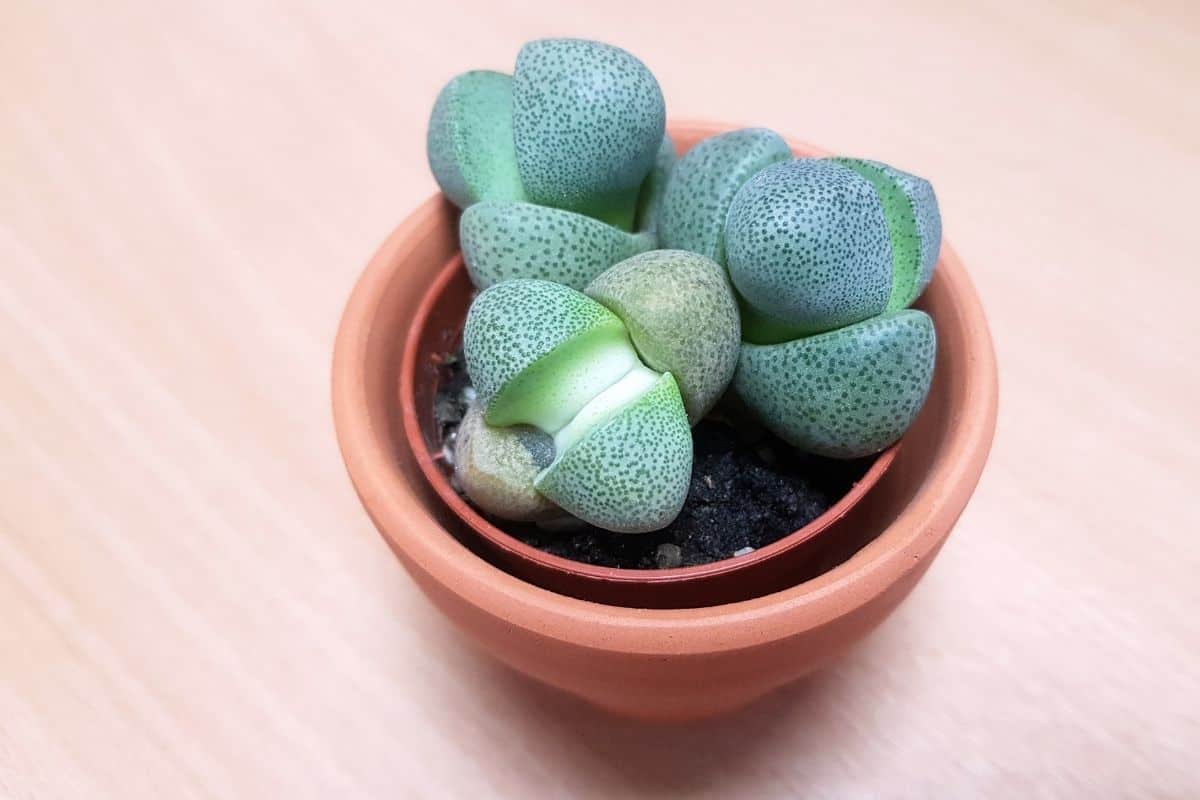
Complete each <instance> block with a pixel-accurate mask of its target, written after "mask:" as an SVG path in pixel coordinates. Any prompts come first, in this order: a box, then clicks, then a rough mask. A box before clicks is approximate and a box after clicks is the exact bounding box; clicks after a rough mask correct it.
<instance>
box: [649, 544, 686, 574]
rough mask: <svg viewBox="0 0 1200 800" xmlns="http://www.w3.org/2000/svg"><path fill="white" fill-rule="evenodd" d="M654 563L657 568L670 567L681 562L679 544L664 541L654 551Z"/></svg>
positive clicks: (681, 556) (681, 554) (681, 553)
mask: <svg viewBox="0 0 1200 800" xmlns="http://www.w3.org/2000/svg"><path fill="white" fill-rule="evenodd" d="M654 563H655V564H656V565H657V566H658V568H659V569H672V568H674V567H678V566H679V565H680V564H682V563H683V551H682V550H680V549H679V545H677V544H671V543H669V542H665V543H663V544H660V545H659V546H658V549H657V550H655V551H654Z"/></svg>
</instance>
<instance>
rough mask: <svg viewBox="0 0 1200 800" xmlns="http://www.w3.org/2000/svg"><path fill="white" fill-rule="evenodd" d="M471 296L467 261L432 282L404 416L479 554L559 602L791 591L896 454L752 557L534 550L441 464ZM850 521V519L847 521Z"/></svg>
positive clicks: (664, 601) (702, 601)
mask: <svg viewBox="0 0 1200 800" xmlns="http://www.w3.org/2000/svg"><path fill="white" fill-rule="evenodd" d="M473 291H474V287H473V286H472V285H471V281H470V278H469V277H468V276H467V271H466V267H465V266H464V265H463V260H462V256H461V255H456V256H455V257H454V258H452V259H451V260H450V261H449V262H448V263H447V264H446V265H445V267H443V268H442V270H441V272H440V273H438V275H437V277H436V278H435V279H434V281H433V284H432V285H431V286H430V287H429V291H428V294H426V295H425V298H424V299H423V300H422V301H421V305H420V306H419V307H418V308H417V313H416V316H415V317H414V318H413V322H412V325H411V326H409V329H408V334H407V336H406V339H405V346H404V360H403V361H402V362H401V365H400V408H401V413H402V414H403V419H404V431H405V435H406V436H407V438H408V446H409V448H410V449H411V450H412V453H413V455H415V456H416V459H417V464H418V465H419V466H420V467H421V471H422V472H423V473H424V474H425V477H426V479H427V480H428V481H429V483H430V485H431V486H433V489H434V491H435V492H437V493H438V496H439V497H441V499H442V502H444V503H445V504H446V505H447V506H449V508H450V511H451V512H452V513H453V514H454V515H455V516H456V517H458V518H459V519H460V520H462V522H463V523H464V524H465V526H466V528H467V529H469V530H462V526H461V525H460V526H457V528H458V529H457V530H456V532H458V533H460V536H459V538H462V539H464V540H466V541H469V540H470V536H471V532H473V533H474V534H475V537H478V538H477V540H476V541H474V542H471V543H472V544H477V546H478V547H479V549H480V552H481V554H482V555H484V556H485V557H487V558H488V560H490V561H492V562H493V563H495V564H498V565H500V566H501V567H503V568H504V569H505V570H507V571H508V572H511V573H512V574H513V575H516V576H517V577H518V578H523V579H525V580H527V581H529V582H530V583H534V584H537V585H538V586H541V587H543V588H546V589H550V590H552V591H555V592H559V593H561V594H569V595H571V596H572V597H579V598H582V599H584V600H595V601H596V602H599V603H608V604H611V605H617V606H631V607H633V608H695V607H697V606H712V605H720V604H721V603H731V602H735V601H737V600H748V599H750V598H751V597H759V596H761V595H764V594H770V593H771V592H775V591H778V590H780V589H784V588H786V587H788V586H794V585H795V584H797V583H799V582H800V581H801V580H803V579H804V578H805V577H809V576H810V575H811V574H813V569H814V567H815V566H817V565H819V564H821V563H823V561H824V559H823V557H822V556H823V554H824V553H826V552H827V551H828V545H826V546H825V547H822V545H823V544H825V543H824V542H823V541H822V540H821V538H820V537H821V536H834V535H837V531H838V530H839V529H840V528H841V527H842V526H841V525H839V524H838V523H840V522H841V521H843V519H845V518H846V517H847V514H848V513H849V512H850V511H851V509H852V508H853V507H854V506H855V505H856V504H857V503H858V502H859V501H860V500H862V498H863V497H864V496H865V495H866V493H867V491H868V490H869V489H870V488H871V487H872V486H874V485H875V484H876V483H878V482H879V479H880V478H881V477H882V476H883V473H884V472H885V471H887V468H888V467H890V466H891V464H892V461H893V460H894V459H895V457H896V450H897V448H898V445H895V446H893V447H891V448H889V449H888V450H886V451H885V452H883V453H881V454H880V455H879V456H877V457H876V458H875V460H874V462H873V463H872V464H871V466H870V467H869V468H868V469H867V471H866V473H865V474H864V475H863V476H862V478H860V479H859V481H858V482H857V483H856V484H855V485H854V486H853V487H852V488H851V489H850V491H849V492H847V493H846V495H845V496H844V497H842V498H841V499H839V500H838V502H836V503H835V504H834V505H833V506H832V507H830V508H829V509H828V510H827V511H826V512H825V513H824V514H822V515H821V516H820V517H818V518H817V519H815V520H813V521H812V522H810V523H809V524H808V525H805V526H804V527H803V528H801V529H800V530H798V531H794V532H792V533H791V534H788V535H787V536H785V537H783V538H782V539H780V540H779V541H777V542H774V543H772V544H770V545H768V546H766V547H761V548H759V549H757V550H755V551H754V552H753V553H749V554H747V555H744V556H737V557H735V558H727V559H724V560H722V561H716V562H714V563H711V564H704V565H701V566H695V567H680V568H678V569H653V570H647V569H616V568H613V567H598V566H592V565H590V564H583V563H580V562H578V561H572V560H570V559H567V558H561V557H559V556H554V555H550V554H549V553H545V552H543V551H541V550H538V549H537V548H536V547H531V546H529V545H527V544H525V543H524V542H522V541H520V540H519V539H516V538H515V537H513V536H510V535H509V534H507V533H505V532H504V531H503V530H501V529H500V528H499V527H497V526H496V525H494V524H493V523H491V522H489V521H488V520H487V519H486V518H484V517H483V515H481V514H480V513H479V512H478V511H476V510H475V508H473V507H472V506H471V505H469V504H468V503H466V502H465V501H464V500H463V499H462V498H461V497H460V496H459V494H458V493H457V492H456V491H454V488H453V487H452V486H451V485H450V481H449V478H448V477H447V470H445V469H443V467H442V465H441V464H440V461H441V456H440V450H441V442H440V437H439V432H438V425H437V423H436V422H435V420H434V415H433V405H434V398H435V396H436V394H437V390H438V387H439V385H440V381H441V369H440V366H441V363H442V356H444V355H445V354H446V353H447V352H451V351H453V350H455V349H457V347H458V345H459V344H460V343H461V341H462V328H463V323H464V321H465V320H466V316H467V308H468V307H469V306H470V304H471V297H472V293H473ZM850 520H851V521H852V520H853V517H850Z"/></svg>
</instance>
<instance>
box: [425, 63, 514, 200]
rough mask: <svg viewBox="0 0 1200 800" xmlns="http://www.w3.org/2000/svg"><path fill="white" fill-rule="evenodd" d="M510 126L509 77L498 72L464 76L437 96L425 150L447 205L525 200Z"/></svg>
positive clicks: (475, 72)
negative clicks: (481, 201) (448, 201)
mask: <svg viewBox="0 0 1200 800" xmlns="http://www.w3.org/2000/svg"><path fill="white" fill-rule="evenodd" d="M512 122H513V118H512V78H511V77H509V76H508V75H505V74H503V73H500V72H489V71H487V70H474V71H472V72H464V73H463V74H461V75H457V76H455V77H454V78H453V79H452V80H451V81H450V82H449V83H448V84H446V86H445V87H444V88H443V89H442V91H441V93H440V94H438V97H437V100H436V101H435V102H434V104H433V113H432V114H431V115H430V118H429V128H428V132H427V134H426V140H425V147H426V154H427V155H428V157H429V167H430V169H431V170H432V171H433V177H434V178H435V179H436V180H437V182H438V186H440V187H441V188H442V191H443V192H444V193H445V195H446V197H448V198H449V199H450V202H452V203H454V204H455V205H456V206H458V207H459V208H466V207H468V206H470V205H471V204H472V203H476V202H478V201H480V200H524V199H525V190H524V188H523V187H522V186H521V176H520V172H519V170H518V169H517V154H516V150H515V147H514V144H513V124H512Z"/></svg>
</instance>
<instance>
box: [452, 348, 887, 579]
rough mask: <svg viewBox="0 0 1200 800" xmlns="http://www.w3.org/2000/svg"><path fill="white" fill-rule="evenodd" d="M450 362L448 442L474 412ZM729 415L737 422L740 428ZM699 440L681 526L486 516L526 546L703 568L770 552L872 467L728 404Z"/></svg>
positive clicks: (697, 434) (627, 564)
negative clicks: (811, 447)
mask: <svg viewBox="0 0 1200 800" xmlns="http://www.w3.org/2000/svg"><path fill="white" fill-rule="evenodd" d="M443 364H444V368H443V370H442V383H441V386H440V388H439V390H438V393H437V397H436V399H435V401H434V416H435V419H436V420H437V422H438V424H439V428H440V431H441V435H442V439H443V443H446V442H447V440H449V441H450V442H452V440H453V437H454V435H455V432H456V430H457V427H458V423H459V421H461V420H462V417H463V414H464V413H465V412H466V404H467V401H466V399H465V397H464V395H465V394H466V393H467V390H468V387H469V386H470V381H469V379H468V377H467V373H466V369H465V367H464V365H463V362H462V358H461V356H460V355H457V354H456V355H450V356H447V357H446V358H445V359H444V361H443ZM729 405H730V406H732V405H733V404H729ZM723 415H727V416H731V417H732V416H736V417H737V419H738V422H737V425H736V426H734V425H731V424H730V423H729V422H727V421H726V419H725V418H723ZM692 442H693V447H694V457H693V463H692V480H691V485H690V486H689V488H688V496H687V500H686V501H685V502H684V505H683V510H682V511H681V512H680V514H679V516H678V517H676V519H675V521H674V522H672V523H671V524H670V525H668V526H667V527H666V528H664V529H662V530H660V531H655V532H653V533H645V534H637V535H632V534H621V533H611V532H609V531H605V530H602V529H600V528H597V527H595V526H592V525H588V524H586V523H584V522H581V521H579V520H574V519H568V520H564V521H561V522H554V523H550V524H546V525H541V526H539V525H533V524H527V523H516V522H510V521H508V520H501V519H496V518H494V517H491V516H490V515H486V514H485V516H489V519H490V520H491V521H492V522H493V524H495V525H496V526H497V527H498V528H500V529H501V530H503V531H505V532H506V533H508V534H510V535H512V536H514V537H516V538H517V539H520V540H521V541H523V542H525V543H526V544H529V545H531V546H533V547H536V548H538V549H540V550H544V551H545V552H547V553H552V554H554V555H558V556H563V557H565V558H569V559H572V560H575V561H582V562H584V563H587V564H596V565H599V566H606V567H624V568H627V569H661V568H667V567H679V566H684V567H687V566H695V565H699V564H707V563H710V562H713V561H719V560H721V559H724V558H730V557H732V556H734V555H741V554H744V553H746V552H749V550H747V548H750V549H758V548H760V547H764V546H766V545H768V544H771V543H772V542H775V541H778V540H779V539H781V538H783V537H784V536H786V535H788V534H789V533H791V532H793V531H795V530H797V529H799V528H802V527H804V526H805V525H807V524H808V523H809V522H811V521H812V520H814V519H816V518H817V517H818V516H820V515H821V514H822V513H824V512H825V510H826V509H828V508H829V507H830V506H831V505H833V503H835V502H837V500H838V499H840V498H841V497H842V496H843V495H844V494H845V493H846V492H847V491H849V490H850V487H851V486H853V485H854V483H855V482H856V481H858V480H859V479H860V478H861V477H862V476H863V473H865V472H866V470H867V468H868V467H869V466H870V462H871V460H870V459H862V460H857V461H838V460H835V459H828V458H822V457H820V456H813V455H809V454H806V453H800V452H798V451H796V450H795V449H794V448H792V447H791V446H790V445H788V444H786V443H785V442H783V441H782V440H781V439H779V438H777V437H776V436H774V435H772V434H771V433H770V432H768V431H766V430H765V429H763V428H762V427H761V426H759V425H758V424H756V423H753V422H751V421H748V420H746V419H745V418H744V416H743V415H742V414H740V413H738V412H737V411H736V410H734V409H733V408H732V407H728V408H724V409H723V408H722V407H720V406H719V407H718V409H717V411H716V412H714V413H713V414H712V415H710V416H709V418H707V419H704V420H702V421H701V422H700V423H699V424H697V425H696V426H695V428H693V429H692ZM447 446H452V445H447ZM452 483H455V488H456V489H457V490H458V491H460V492H461V487H458V486H457V484H456V482H453V481H452ZM464 496H465V495H464ZM468 502H469V498H468Z"/></svg>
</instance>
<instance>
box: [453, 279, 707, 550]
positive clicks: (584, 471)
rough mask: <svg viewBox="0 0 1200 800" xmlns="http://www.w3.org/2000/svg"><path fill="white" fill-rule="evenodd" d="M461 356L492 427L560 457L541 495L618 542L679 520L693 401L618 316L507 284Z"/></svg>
mask: <svg viewBox="0 0 1200 800" xmlns="http://www.w3.org/2000/svg"><path fill="white" fill-rule="evenodd" d="M463 349H464V353H465V356H466V363H467V372H468V373H469V375H470V377H471V380H472V382H473V383H474V385H475V389H476V392H477V394H478V399H479V402H480V403H481V404H482V408H483V412H484V420H485V421H486V422H487V423H488V424H489V425H492V426H497V427H504V426H511V425H532V426H535V427H537V428H539V429H540V430H541V431H543V432H544V433H546V434H548V435H550V436H552V437H553V440H554V452H555V458H554V460H553V461H552V462H551V463H550V464H549V465H548V466H546V467H545V468H544V469H542V470H541V471H540V472H539V473H538V474H537V476H536V477H535V478H534V481H533V487H534V488H535V489H536V490H537V491H538V492H539V493H540V494H542V495H543V496H544V497H546V498H547V499H549V500H550V501H552V502H553V503H555V504H556V505H558V506H559V507H561V508H563V509H564V510H566V511H567V512H569V513H571V514H574V515H575V516H577V517H579V518H581V519H584V520H586V521H588V522H591V523H592V524H595V525H598V526H601V527H604V528H607V529H608V530H613V531H620V532H628V533H635V532H644V531H651V530H657V529H658V528H662V527H664V526H666V525H667V524H669V523H670V522H671V520H672V519H674V518H675V515H676V514H678V512H679V509H680V508H681V507H682V505H683V501H684V498H685V497H686V495H687V487H688V479H689V474H690V470H691V458H692V450H691V433H690V429H689V427H688V423H687V415H686V412H685V410H684V406H683V399H682V398H681V397H680V394H679V389H678V387H677V386H676V384H675V379H674V378H673V377H672V376H671V375H670V374H660V373H657V372H654V371H653V370H650V369H648V368H647V367H646V366H645V365H643V364H642V362H641V361H640V360H639V359H638V356H637V352H636V351H635V350H634V347H633V344H632V342H631V341H630V340H629V336H628V334H627V333H626V329H625V326H624V324H623V323H622V322H621V320H620V319H619V318H618V317H617V316H616V315H614V314H613V313H612V312H611V311H609V310H608V309H606V308H605V307H604V306H602V305H601V304H599V303H597V302H596V301H594V300H592V299H590V298H589V297H587V296H586V295H583V294H581V293H579V292H577V291H575V290H574V289H571V288H570V287H567V286H563V285H562V284H557V283H553V282H549V281H542V280H531V279H515V280H510V281H504V282H502V283H497V284H495V285H493V286H491V287H490V288H488V289H486V290H484V291H483V292H481V293H480V294H479V296H478V297H476V298H475V301H474V302H473V303H472V304H471V309H470V311H469V312H468V314H467V322H466V326H465V328H464V331H463Z"/></svg>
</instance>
